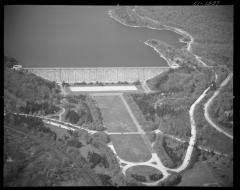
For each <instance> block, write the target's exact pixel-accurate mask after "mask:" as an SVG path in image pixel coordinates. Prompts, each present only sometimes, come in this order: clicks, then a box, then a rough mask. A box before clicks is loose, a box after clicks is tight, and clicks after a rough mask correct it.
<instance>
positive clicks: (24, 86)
mask: <svg viewBox="0 0 240 190" xmlns="http://www.w3.org/2000/svg"><path fill="white" fill-rule="evenodd" d="M4 61H5V62H4V66H5V67H4V109H5V110H12V111H22V112H24V113H30V112H31V113H32V114H33V113H41V114H53V113H55V112H57V111H58V110H59V109H58V107H57V105H59V104H60V100H61V94H60V87H59V86H58V85H57V84H56V83H55V82H51V81H48V80H45V79H43V78H41V77H38V76H36V75H34V74H32V73H29V72H27V71H25V70H19V71H18V70H12V69H10V68H9V67H11V65H12V64H16V63H17V61H16V60H15V59H14V58H8V57H6V56H5V57H4Z"/></svg>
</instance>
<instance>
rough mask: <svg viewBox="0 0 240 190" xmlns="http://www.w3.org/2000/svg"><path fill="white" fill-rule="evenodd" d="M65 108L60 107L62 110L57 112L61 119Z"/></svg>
mask: <svg viewBox="0 0 240 190" xmlns="http://www.w3.org/2000/svg"><path fill="white" fill-rule="evenodd" d="M65 111H66V110H65V108H62V111H61V112H60V113H59V120H60V121H62V115H63V114H64V112H65Z"/></svg>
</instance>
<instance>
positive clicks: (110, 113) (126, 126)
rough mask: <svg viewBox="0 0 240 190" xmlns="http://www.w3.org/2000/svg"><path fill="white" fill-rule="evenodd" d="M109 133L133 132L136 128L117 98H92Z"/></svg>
mask: <svg viewBox="0 0 240 190" xmlns="http://www.w3.org/2000/svg"><path fill="white" fill-rule="evenodd" d="M93 98H94V99H95V100H96V101H97V104H98V107H99V108H100V110H101V112H102V116H103V123H104V125H105V126H106V127H107V129H108V131H109V132H135V131H137V128H136V126H135V124H134V123H133V121H132V118H131V117H130V115H129V113H128V111H127V109H126V107H125V106H124V104H123V102H122V100H121V99H120V97H119V96H94V97H93Z"/></svg>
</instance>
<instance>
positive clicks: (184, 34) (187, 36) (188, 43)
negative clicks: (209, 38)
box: [108, 9, 212, 68]
mask: <svg viewBox="0 0 240 190" xmlns="http://www.w3.org/2000/svg"><path fill="white" fill-rule="evenodd" d="M113 11H114V9H111V10H109V11H108V15H109V16H110V18H112V19H114V20H115V21H117V22H119V23H121V24H122V25H124V26H128V27H133V28H148V29H153V30H169V31H173V32H175V33H177V34H179V35H181V36H182V38H179V42H183V43H186V47H183V48H181V49H186V50H187V51H188V52H189V53H192V54H193V55H194V57H195V59H196V60H197V61H198V62H200V63H201V64H202V65H203V66H204V67H212V66H208V65H207V64H206V63H204V62H203V61H202V60H201V57H200V56H198V55H196V54H194V53H193V52H192V44H193V43H194V38H193V36H192V35H190V34H189V33H187V32H186V31H184V30H182V29H180V28H175V27H172V26H167V25H164V24H160V23H159V22H158V21H156V20H153V19H151V18H149V17H143V16H140V15H139V14H137V13H136V12H135V13H136V14H137V15H138V16H139V17H140V18H142V19H148V20H151V22H153V23H155V24H157V25H159V26H161V27H162V28H161V29H160V28H157V27H151V26H136V25H129V24H126V23H125V22H123V21H121V20H120V19H119V18H118V17H116V16H115V15H114V14H113ZM134 11H135V10H134ZM186 39H190V41H186ZM147 41H148V40H147ZM147 41H145V42H144V44H145V45H148V46H150V47H151V48H153V49H154V50H155V51H156V52H157V53H158V54H159V55H160V57H161V58H163V59H164V60H166V61H167V63H168V65H169V67H171V68H172V65H171V64H169V61H168V60H167V59H166V58H165V57H164V56H163V54H162V53H161V52H159V51H158V49H157V48H155V47H154V46H153V45H151V44H149V43H148V42H147ZM174 68H175V67H174Z"/></svg>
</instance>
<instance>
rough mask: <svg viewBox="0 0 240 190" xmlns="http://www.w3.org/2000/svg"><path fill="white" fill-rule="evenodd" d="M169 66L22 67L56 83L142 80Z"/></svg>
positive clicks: (157, 73) (159, 72)
mask: <svg viewBox="0 0 240 190" xmlns="http://www.w3.org/2000/svg"><path fill="white" fill-rule="evenodd" d="M168 69H169V67H73V68H24V70H27V71H29V72H32V73H34V74H36V75H37V76H40V77H42V78H44V79H47V80H50V81H55V82H57V83H62V82H63V81H64V82H67V83H70V84H73V83H79V82H86V83H90V82H102V83H109V82H114V83H117V82H135V81H140V82H144V81H146V80H148V79H150V78H153V77H155V76H157V75H159V74H161V73H162V72H163V71H166V70H168Z"/></svg>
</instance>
